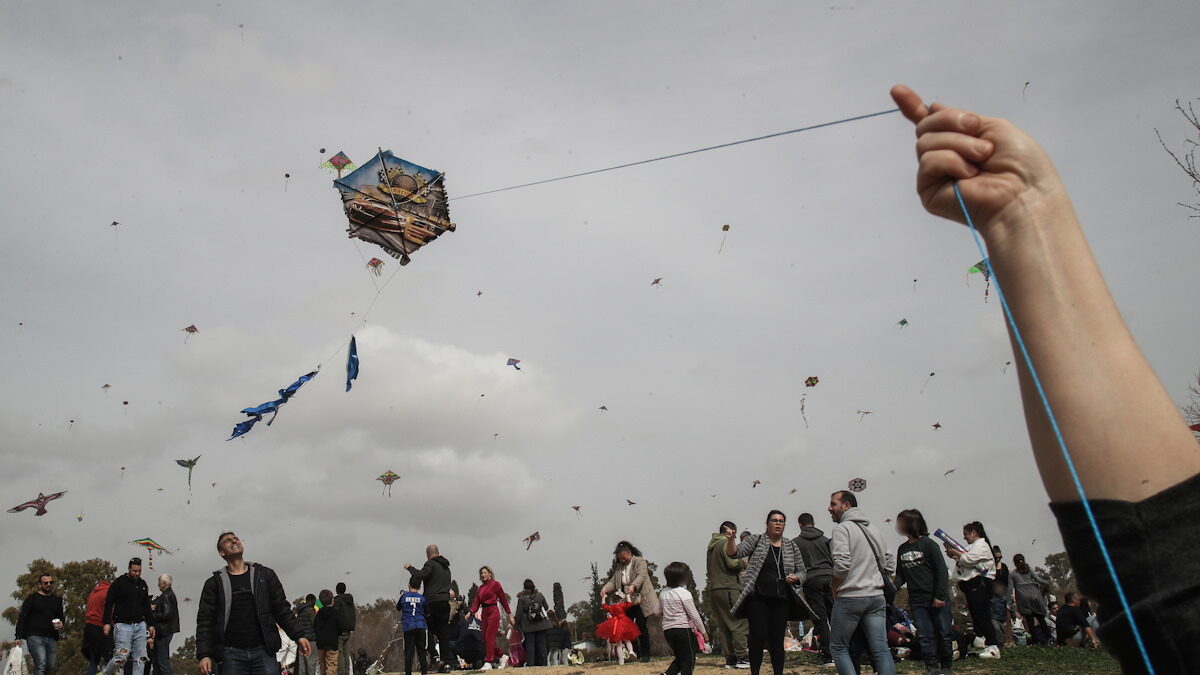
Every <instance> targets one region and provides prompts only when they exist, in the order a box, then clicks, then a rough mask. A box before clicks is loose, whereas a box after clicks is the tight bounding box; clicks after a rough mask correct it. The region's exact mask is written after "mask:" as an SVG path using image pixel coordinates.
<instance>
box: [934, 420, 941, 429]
mask: <svg viewBox="0 0 1200 675" xmlns="http://www.w3.org/2000/svg"><path fill="white" fill-rule="evenodd" d="M941 428H942V423H941V422H934V423H933V430H934V431H937V430H938V429H941Z"/></svg>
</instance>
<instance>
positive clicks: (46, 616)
mask: <svg viewBox="0 0 1200 675" xmlns="http://www.w3.org/2000/svg"><path fill="white" fill-rule="evenodd" d="M55 619H58V620H59V621H63V622H66V618H64V617H63V601H62V598H61V597H59V596H57V595H42V594H41V593H31V594H30V595H29V597H27V598H25V602H23V603H21V613H20V614H19V615H18V617H17V639H18V640H24V639H25V638H27V637H29V636H31V635H37V636H39V637H48V638H55V639H58V631H56V630H54V624H53V621H54V620H55Z"/></svg>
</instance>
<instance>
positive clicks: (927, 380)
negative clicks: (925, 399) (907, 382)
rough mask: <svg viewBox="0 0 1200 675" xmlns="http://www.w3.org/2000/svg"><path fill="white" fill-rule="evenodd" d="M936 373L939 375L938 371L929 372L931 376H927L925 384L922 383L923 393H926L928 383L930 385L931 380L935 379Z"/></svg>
mask: <svg viewBox="0 0 1200 675" xmlns="http://www.w3.org/2000/svg"><path fill="white" fill-rule="evenodd" d="M934 375H937V373H930V374H929V377H927V378H925V384H922V385H921V393H922V394H924V393H925V387H926V385H928V384H929V381H930V380H932V379H933V376H934Z"/></svg>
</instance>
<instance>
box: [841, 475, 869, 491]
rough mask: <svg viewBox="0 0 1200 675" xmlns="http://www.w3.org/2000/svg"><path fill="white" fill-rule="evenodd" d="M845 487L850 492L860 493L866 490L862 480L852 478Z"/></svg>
mask: <svg viewBox="0 0 1200 675" xmlns="http://www.w3.org/2000/svg"><path fill="white" fill-rule="evenodd" d="M846 487H848V488H850V491H851V492H862V491H863V490H866V489H867V481H866V479H864V478H852V479H850V483H849V484H848V485H847V486H846Z"/></svg>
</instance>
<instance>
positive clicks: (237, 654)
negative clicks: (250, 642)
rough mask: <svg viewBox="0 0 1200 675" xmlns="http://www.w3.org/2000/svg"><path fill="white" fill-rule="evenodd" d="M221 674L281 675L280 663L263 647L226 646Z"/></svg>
mask: <svg viewBox="0 0 1200 675" xmlns="http://www.w3.org/2000/svg"><path fill="white" fill-rule="evenodd" d="M297 653H299V652H297ZM221 675H279V663H278V662H276V661H275V655H274V654H268V653H267V650H266V649H263V648H262V647H255V648H254V649H238V648H237V647H226V648H225V654H224V656H223V657H222V659H221Z"/></svg>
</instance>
